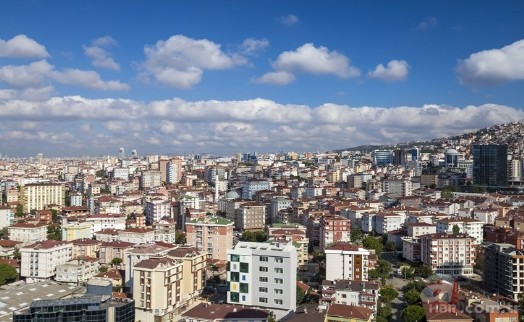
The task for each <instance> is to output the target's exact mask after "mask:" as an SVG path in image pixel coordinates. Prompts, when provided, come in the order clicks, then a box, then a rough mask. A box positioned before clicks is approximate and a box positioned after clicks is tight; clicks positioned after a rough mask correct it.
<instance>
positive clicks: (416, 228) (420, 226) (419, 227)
mask: <svg viewBox="0 0 524 322" xmlns="http://www.w3.org/2000/svg"><path fill="white" fill-rule="evenodd" d="M436 232H437V225H435V224H428V223H426V222H415V223H410V224H408V236H409V237H411V238H418V237H420V236H422V235H427V234H434V233H436Z"/></svg>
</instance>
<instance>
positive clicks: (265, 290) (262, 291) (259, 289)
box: [258, 287, 267, 293]
mask: <svg viewBox="0 0 524 322" xmlns="http://www.w3.org/2000/svg"><path fill="white" fill-rule="evenodd" d="M258 291H259V292H260V293H267V287H259V288H258Z"/></svg>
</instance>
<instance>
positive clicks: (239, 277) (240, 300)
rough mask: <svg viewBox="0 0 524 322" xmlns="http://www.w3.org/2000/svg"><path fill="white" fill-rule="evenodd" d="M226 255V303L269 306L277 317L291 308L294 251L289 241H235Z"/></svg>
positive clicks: (293, 299) (282, 315) (290, 310)
mask: <svg viewBox="0 0 524 322" xmlns="http://www.w3.org/2000/svg"><path fill="white" fill-rule="evenodd" d="M227 256H228V270H227V281H228V282H229V290H228V291H227V302H228V303H230V304H240V305H248V306H255V307H261V308H266V309H270V310H272V311H273V312H274V313H275V314H276V316H277V320H278V319H280V318H283V317H285V316H286V315H288V314H289V313H291V312H293V311H295V309H296V287H295V283H296V280H297V251H296V248H295V247H294V246H293V244H292V243H288V244H282V243H253V242H239V243H238V244H237V245H236V246H235V248H234V249H230V250H228V252H227Z"/></svg>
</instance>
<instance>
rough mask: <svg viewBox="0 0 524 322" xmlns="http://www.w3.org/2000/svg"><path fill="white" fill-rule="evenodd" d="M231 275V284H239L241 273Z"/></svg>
mask: <svg viewBox="0 0 524 322" xmlns="http://www.w3.org/2000/svg"><path fill="white" fill-rule="evenodd" d="M229 274H230V278H229V280H230V281H231V282H238V281H239V275H240V273H237V272H230V273H229Z"/></svg>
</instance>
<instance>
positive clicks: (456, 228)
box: [453, 224, 460, 235]
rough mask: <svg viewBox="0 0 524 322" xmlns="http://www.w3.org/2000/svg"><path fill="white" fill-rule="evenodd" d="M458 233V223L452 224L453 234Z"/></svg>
mask: <svg viewBox="0 0 524 322" xmlns="http://www.w3.org/2000/svg"><path fill="white" fill-rule="evenodd" d="M458 233H460V227H459V226H458V225H456V224H455V225H453V234H455V235H456V234H458Z"/></svg>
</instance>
